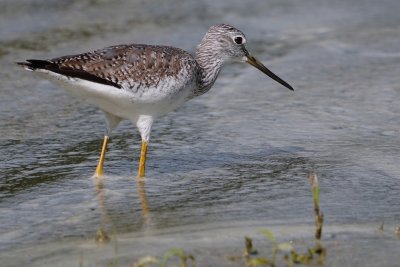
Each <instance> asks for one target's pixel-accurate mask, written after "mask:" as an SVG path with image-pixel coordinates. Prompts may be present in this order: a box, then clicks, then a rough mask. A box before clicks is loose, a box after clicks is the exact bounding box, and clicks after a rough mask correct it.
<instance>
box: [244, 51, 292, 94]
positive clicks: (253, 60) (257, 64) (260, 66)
mask: <svg viewBox="0 0 400 267" xmlns="http://www.w3.org/2000/svg"><path fill="white" fill-rule="evenodd" d="M246 57H247V61H246V62H247V63H249V64H250V65H252V66H253V67H256V68H257V69H259V70H261V71H262V72H263V73H265V74H267V75H268V76H269V77H270V78H271V79H274V80H275V81H277V82H278V83H280V84H282V85H283V86H285V87H286V88H288V89H289V90H292V91H294V89H293V87H292V86H291V85H290V84H288V83H287V82H285V81H284V80H282V79H281V78H279V77H278V76H277V75H276V74H275V73H273V72H272V71H270V70H269V69H268V68H267V67H265V66H264V65H263V64H262V63H261V62H260V61H258V60H257V59H256V58H255V57H253V56H252V55H250V54H247V55H246Z"/></svg>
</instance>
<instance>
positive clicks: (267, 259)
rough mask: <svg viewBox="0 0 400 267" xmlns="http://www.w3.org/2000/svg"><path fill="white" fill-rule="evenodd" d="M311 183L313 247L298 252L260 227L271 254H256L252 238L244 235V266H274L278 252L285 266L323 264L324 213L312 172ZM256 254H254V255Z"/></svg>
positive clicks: (315, 176)
mask: <svg viewBox="0 0 400 267" xmlns="http://www.w3.org/2000/svg"><path fill="white" fill-rule="evenodd" d="M308 179H309V181H310V184H311V192H312V197H313V202H314V222H315V239H316V244H315V246H314V247H309V248H307V249H306V252H303V253H302V252H298V251H297V250H296V248H295V247H294V245H293V243H292V242H282V243H278V242H277V240H276V238H275V235H274V234H273V233H272V232H271V231H269V230H268V229H261V230H259V233H260V234H261V235H263V236H264V237H265V238H266V239H267V240H268V241H269V242H270V243H271V245H272V251H271V255H268V256H265V255H256V254H258V253H252V252H257V250H256V249H255V248H254V246H253V243H252V239H251V238H250V237H245V241H246V243H245V253H244V257H245V264H246V267H256V266H271V267H275V266H276V264H277V261H278V259H277V256H278V254H283V260H284V261H285V262H286V264H287V266H295V265H296V264H298V265H310V264H320V265H322V264H324V262H325V258H326V249H325V248H324V247H323V246H322V244H321V237H322V228H323V224H324V215H323V213H322V212H321V209H320V188H319V182H318V177H317V175H316V174H315V173H314V172H311V173H310V174H309V175H308ZM255 255H256V256H255Z"/></svg>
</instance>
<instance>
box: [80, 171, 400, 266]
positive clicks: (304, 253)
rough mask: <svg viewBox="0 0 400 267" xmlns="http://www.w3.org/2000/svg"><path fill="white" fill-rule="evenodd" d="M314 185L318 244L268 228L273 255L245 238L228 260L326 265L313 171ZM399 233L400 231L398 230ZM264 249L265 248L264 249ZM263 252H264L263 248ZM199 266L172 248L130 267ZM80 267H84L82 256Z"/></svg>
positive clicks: (103, 239)
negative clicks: (241, 249)
mask: <svg viewBox="0 0 400 267" xmlns="http://www.w3.org/2000/svg"><path fill="white" fill-rule="evenodd" d="M308 179H309V181H310V185H311V193H312V198H313V203H314V223H315V245H313V246H305V247H304V244H303V243H304V242H300V245H303V247H300V248H298V247H296V245H297V244H296V242H294V241H292V240H290V241H286V242H278V241H277V239H276V237H275V235H274V234H273V233H272V232H271V231H269V230H268V229H260V230H258V233H259V234H260V235H261V236H262V237H263V239H264V240H266V241H267V242H268V244H267V246H266V247H267V249H269V248H270V252H269V253H265V252H263V253H261V252H259V250H258V249H256V248H255V246H254V245H253V239H252V238H251V237H248V236H246V237H244V239H245V248H244V253H243V254H242V255H238V256H231V257H228V260H230V261H232V262H235V263H240V265H242V266H245V267H256V266H271V267H275V266H282V265H283V266H289V267H291V266H296V265H323V264H324V263H325V259H326V249H325V248H324V247H323V246H322V244H321V237H322V229H323V223H324V215H323V213H322V212H321V208H320V188H319V182H318V178H317V175H316V174H315V173H314V172H311V173H310V174H309V175H308ZM396 231H397V232H396V234H398V235H399V236H400V234H399V232H400V226H399V229H397V230H396ZM96 241H97V242H98V243H108V242H109V241H110V238H109V237H108V236H107V234H106V233H105V232H104V231H103V230H99V231H98V232H97V234H96ZM115 242H116V240H115ZM263 249H264V247H263ZM260 251H263V250H261V249H260ZM115 253H116V259H113V260H111V261H110V262H109V263H108V267H119V266H121V265H120V261H119V259H118V244H117V242H116V243H115ZM195 265H196V260H195V257H194V256H193V255H192V254H187V253H186V252H185V251H184V250H182V249H179V248H172V249H170V250H168V251H167V252H165V253H164V255H163V256H162V257H155V256H144V257H142V258H140V259H138V260H137V261H136V262H134V263H132V264H131V265H128V266H129V267H150V266H152V267H153V266H154V267H194V266H195ZM79 266H84V265H83V263H82V257H81V259H80V264H79Z"/></svg>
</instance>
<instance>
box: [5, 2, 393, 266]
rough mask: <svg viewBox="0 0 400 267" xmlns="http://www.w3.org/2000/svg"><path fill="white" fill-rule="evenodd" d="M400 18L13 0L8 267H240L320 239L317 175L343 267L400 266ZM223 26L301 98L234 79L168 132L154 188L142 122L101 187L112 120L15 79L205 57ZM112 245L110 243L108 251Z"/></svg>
mask: <svg viewBox="0 0 400 267" xmlns="http://www.w3.org/2000/svg"><path fill="white" fill-rule="evenodd" d="M399 10H400V2H399V1H396V0H386V1H379V3H378V2H376V1H368V0H366V1H361V0H360V1H340V0H335V1H329V2H326V1H325V2H323V3H321V1H315V0H308V1H301V2H299V1H287V0H285V1H277V0H276V1H229V2H228V1H218V0H217V1H215V0H214V1H185V2H181V1H168V3H167V2H166V1H122V0H121V1H107V0H103V1H100V0H98V1H94V0H92V1H89V0H87V1H55V0H54V1H42V0H36V1H30V2H29V3H28V2H26V1H11V0H5V1H2V3H1V8H0V24H1V25H3V27H1V28H0V63H1V66H2V68H1V70H0V258H2V264H1V265H2V266H24V265H27V266H79V261H80V259H81V257H82V259H83V263H84V266H107V264H108V262H109V261H110V260H111V259H114V258H119V259H120V260H121V266H129V264H132V263H133V262H134V261H135V260H137V259H138V258H139V257H141V256H144V255H162V253H163V252H165V251H166V250H168V249H170V248H172V247H181V248H185V249H186V250H187V251H189V252H190V253H193V254H194V255H196V257H197V259H198V263H199V266H240V264H239V263H237V262H236V263H235V262H230V261H228V260H227V259H226V258H227V255H228V256H229V255H232V254H235V253H236V254H239V255H240V254H241V253H242V252H243V237H244V236H245V235H253V236H256V235H257V233H256V230H257V229H258V228H260V227H265V228H269V229H271V230H273V231H274V232H275V233H276V235H277V236H278V239H281V240H283V241H285V240H286V241H287V240H291V239H295V240H303V239H304V240H312V238H313V228H312V226H313V206H312V199H311V195H310V188H309V184H308V182H307V175H308V173H309V172H310V171H311V170H314V171H315V172H316V173H317V174H318V176H319V179H320V186H321V207H322V210H323V212H324V214H325V226H326V227H325V229H324V236H323V238H325V244H326V246H327V249H328V258H327V265H328V266H398V265H397V264H398V263H399V262H400V256H399V253H398V251H399V248H400V240H399V239H398V238H397V237H396V235H395V234H394V229H395V227H396V226H397V225H399V224H400V164H399V163H400V161H399V158H400V146H399V144H400V128H399V125H400V116H399V114H400V105H399V103H400V75H399V69H400V46H399V43H400V16H399V15H398V11H399ZM221 22H225V23H229V24H232V25H235V26H236V27H238V28H239V29H241V30H242V31H243V32H244V33H245V34H246V35H247V39H248V48H249V50H250V51H251V52H252V53H253V54H254V55H255V56H256V57H258V58H259V59H260V60H261V61H263V62H264V63H265V64H266V65H267V66H268V67H269V68H271V69H272V70H273V71H274V72H275V73H277V74H278V75H279V76H281V77H282V78H284V79H285V80H287V81H288V82H289V83H290V84H292V85H293V87H295V91H294V92H290V91H289V90H287V89H285V88H284V87H282V86H280V85H279V84H277V83H275V82H274V81H272V80H270V79H269V78H267V77H266V76H264V75H263V74H262V73H261V72H259V71H257V70H256V69H254V68H252V67H251V66H249V65H244V64H237V63H235V64H230V65H228V66H226V67H225V68H224V70H223V71H222V73H221V75H220V77H219V79H218V80H217V82H216V84H215V86H214V87H213V89H212V90H211V91H210V92H209V93H207V94H206V95H204V96H201V97H199V98H197V99H194V100H192V101H190V102H187V103H186V104H185V105H184V106H182V107H181V108H179V109H178V110H176V111H174V112H172V113H170V114H168V115H167V116H165V117H163V118H160V119H159V120H158V121H156V123H155V124H154V126H153V131H152V140H151V143H150V146H149V152H148V165H147V177H146V179H145V180H144V181H136V180H135V179H134V176H135V174H136V169H137V161H138V157H139V152H140V147H139V146H140V137H139V135H138V133H137V131H136V129H135V128H134V126H133V125H132V124H131V123H129V122H128V121H126V122H124V123H122V124H121V125H120V126H119V127H118V128H117V130H116V131H115V132H114V133H113V135H112V143H111V144H110V146H109V151H108V154H107V159H106V163H105V173H106V175H105V177H104V179H103V181H102V182H99V181H96V180H95V179H94V178H92V174H93V172H94V169H95V166H96V163H97V159H98V156H99V152H100V146H101V143H102V136H103V133H104V121H103V117H102V114H101V112H100V111H98V110H97V109H96V108H95V107H92V106H89V105H87V104H85V103H84V102H81V101H80V100H79V99H76V98H73V97H71V96H70V95H68V94H67V93H66V92H64V91H63V90H62V89H60V88H58V87H57V86H55V85H53V84H51V83H50V82H48V81H46V80H43V79H41V78H40V77H38V76H35V75H34V74H32V73H29V72H25V71H23V70H21V69H19V68H18V67H17V66H16V65H15V64H13V63H14V62H16V61H21V60H24V59H26V58H51V57H56V56H60V55H64V54H73V53H78V52H85V51H88V50H93V49H97V48H101V47H105V46H108V45H112V44H118V43H131V42H136V43H152V44H167V45H173V46H178V47H181V48H184V49H186V50H188V51H190V52H194V50H195V46H196V44H197V43H199V41H200V40H201V38H202V36H203V34H204V33H205V32H206V30H207V29H208V27H209V26H210V25H212V24H217V23H221ZM382 222H384V225H385V228H384V232H380V233H377V229H378V227H379V225H380V224H381V223H382ZM98 229H103V230H104V231H105V232H107V233H108V235H109V236H110V237H111V240H112V241H111V242H110V243H109V244H103V245H101V244H100V245H99V244H96V242H95V235H96V231H97V230H98ZM116 243H117V244H119V246H118V247H119V250H118V251H117V252H116V251H115V246H116V245H115V244H116ZM365 255H368V256H365Z"/></svg>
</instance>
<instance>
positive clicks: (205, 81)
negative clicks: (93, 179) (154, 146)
mask: <svg viewBox="0 0 400 267" xmlns="http://www.w3.org/2000/svg"><path fill="white" fill-rule="evenodd" d="M246 42H247V41H246V37H245V35H244V34H243V33H242V32H241V31H240V30H238V29H236V28H234V27H232V26H229V25H226V24H220V25H215V26H212V27H210V29H209V30H208V31H207V33H206V34H205V36H204V37H203V39H202V41H201V43H200V44H199V45H198V47H197V51H196V55H195V56H192V55H191V54H189V53H188V52H186V51H184V50H181V49H179V48H175V47H170V46H158V45H144V44H130V45H116V46H110V47H107V48H104V49H100V50H96V51H94V52H88V53H83V54H78V55H70V56H63V57H59V58H53V59H50V60H37V59H30V60H27V62H19V63H18V64H19V65H21V66H23V67H24V68H25V69H28V70H32V71H36V72H38V73H42V74H44V76H45V78H47V79H49V80H51V81H53V82H55V83H58V84H60V85H61V86H63V87H64V88H65V89H66V90H67V91H69V92H71V93H72V94H74V95H76V96H78V97H81V98H83V99H85V100H86V101H87V102H89V103H91V104H94V105H95V106H97V107H99V108H100V109H101V110H102V111H103V112H104V114H105V117H106V122H107V131H106V134H105V136H104V141H103V146H102V149H101V154H100V159H99V162H98V164H97V168H96V172H95V175H96V176H97V177H99V176H101V175H102V174H103V163H104V159H105V153H106V148H107V144H108V142H109V136H110V134H111V132H112V130H113V129H115V127H117V125H118V124H119V122H120V121H121V120H122V119H128V120H130V121H132V122H133V123H135V124H136V126H137V128H138V129H139V132H140V135H141V138H142V148H141V153H140V161H139V171H138V177H144V175H145V162H146V153H147V145H148V142H149V139H150V130H151V126H152V124H153V121H154V119H156V118H157V117H160V116H162V115H164V114H166V113H168V112H170V111H172V110H173V109H175V108H177V107H179V106H180V105H182V104H183V103H184V102H185V101H187V100H189V99H192V98H194V97H196V96H199V95H202V94H204V93H206V92H207V91H208V90H210V88H211V87H212V85H213V84H214V82H215V80H216V79H217V77H218V74H219V72H220V70H221V67H222V66H223V64H224V63H225V62H227V61H230V60H239V61H242V62H247V63H249V64H250V65H252V66H254V67H256V68H257V69H259V70H261V71H262V72H263V73H265V74H266V75H268V76H269V77H271V78H272V79H274V80H275V81H277V82H279V83H280V84H282V85H283V86H285V87H287V88H288V89H290V90H293V88H292V86H290V85H289V84H288V83H286V82H285V81H284V80H282V79H281V78H279V77H278V76H276V75H275V74H274V73H272V72H271V71H270V70H269V69H267V68H266V67H265V66H264V65H263V64H262V63H261V62H260V61H258V60H257V59H256V58H255V57H253V56H252V55H251V54H250V53H249V52H248V51H247V49H246Z"/></svg>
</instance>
